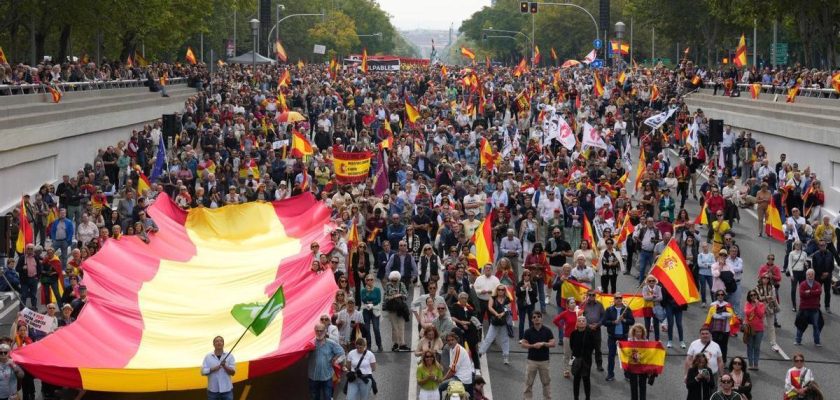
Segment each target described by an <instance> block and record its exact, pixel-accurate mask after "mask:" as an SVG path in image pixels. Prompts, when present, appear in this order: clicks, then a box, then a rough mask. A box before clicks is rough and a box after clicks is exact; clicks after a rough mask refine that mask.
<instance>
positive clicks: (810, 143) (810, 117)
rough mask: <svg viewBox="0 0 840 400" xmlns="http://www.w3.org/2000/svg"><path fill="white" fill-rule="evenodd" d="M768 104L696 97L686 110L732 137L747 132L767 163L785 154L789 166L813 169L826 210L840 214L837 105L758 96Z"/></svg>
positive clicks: (828, 101)
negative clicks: (714, 121)
mask: <svg viewBox="0 0 840 400" xmlns="http://www.w3.org/2000/svg"><path fill="white" fill-rule="evenodd" d="M762 97H763V98H766V100H752V99H750V98H749V94H747V95H746V97H741V98H726V97H722V96H715V97H713V96H710V95H707V94H705V93H704V94H694V95H691V96H689V97H687V98H686V104H688V106H689V109H690V110H692V111H694V110H696V109H697V108H702V109H703V112H704V113H705V114H706V116H708V117H709V118H715V119H722V120H723V121H724V124H726V125H731V126H732V128H733V130H734V131H735V132H740V131H741V130H747V131H750V132H752V133H753V138H755V139H756V140H757V141H759V142H761V143H763V144H764V146H765V148H766V149H767V152H768V155H769V157H770V160H771V163H772V164H775V163H776V162H778V159H779V155H780V154H781V153H785V154H786V155H787V160H788V161H789V162H796V163H799V167H800V169H805V168H806V167H809V166H810V167H811V170H812V171H814V172H816V173H817V177H818V178H819V179H820V180H821V181H822V182H823V189H824V190H825V192H826V205H827V207H828V208H829V209H831V210H832V211H835V212H836V211H837V210H840V118H838V117H836V116H840V101H838V100H836V99H808V100H809V101H807V102H806V101H803V102H802V104H797V103H799V102H800V99H797V103H794V104H786V103H784V97H783V96H782V97H781V101H782V103H778V102H772V98H773V96H772V95H770V94H762Z"/></svg>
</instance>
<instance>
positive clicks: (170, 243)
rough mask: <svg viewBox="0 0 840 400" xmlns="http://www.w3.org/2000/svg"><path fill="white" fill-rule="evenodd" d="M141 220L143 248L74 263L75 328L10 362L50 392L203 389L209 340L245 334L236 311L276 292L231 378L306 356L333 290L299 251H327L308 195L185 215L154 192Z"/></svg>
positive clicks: (111, 250) (130, 240)
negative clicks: (149, 224) (279, 295)
mask: <svg viewBox="0 0 840 400" xmlns="http://www.w3.org/2000/svg"><path fill="white" fill-rule="evenodd" d="M149 213H150V215H151V216H152V218H154V220H155V223H156V224H157V225H158V227H159V228H160V231H159V232H157V233H155V234H153V235H152V236H151V237H150V239H151V240H150V242H149V243H148V244H146V243H143V242H142V241H141V240H140V239H139V238H138V237H136V236H123V237H122V238H121V239H119V240H108V241H106V242H105V245H104V246H103V247H102V249H101V250H99V252H97V253H96V255H95V256H93V257H91V258H89V259H87V260H86V261H85V262H84V264H83V267H84V269H85V284H86V285H87V288H88V293H89V294H88V302H87V305H85V308H84V310H82V312H81V314H80V315H79V318H78V320H76V322H74V323H73V324H71V325H69V326H67V327H65V328H62V329H60V330H59V331H57V332H56V333H54V334H52V335H49V336H48V337H46V338H45V339H43V340H41V341H38V342H36V343H34V344H32V345H29V346H26V347H24V348H21V349H19V350H16V351H15V352H14V353H13V354H12V358H13V359H14V361H15V362H17V363H18V364H20V365H21V366H23V367H24V368H25V369H26V371H27V372H29V373H31V374H33V375H34V376H35V377H37V378H39V379H41V380H43V381H45V382H48V383H51V384H53V385H58V386H67V387H73V388H82V389H87V390H93V391H108V392H159V391H174V390H188V389H201V388H206V387H207V378H206V377H204V376H202V375H201V372H200V370H201V362H202V360H203V359H204V356H205V355H206V354H207V352H208V351H210V349H212V344H211V343H212V340H213V337H214V336H216V335H221V336H222V337H224V338H225V339H226V342H227V343H229V344H231V345H232V343H233V342H234V341H236V339H237V338H238V337H239V336H240V335H242V334H243V332H245V331H246V330H245V327H244V326H243V325H242V324H240V322H239V321H238V320H237V319H236V318H235V317H234V315H232V314H233V313H234V312H235V308H236V307H237V306H240V305H242V304H253V303H256V304H261V303H262V304H265V303H267V302H268V301H269V299H270V298H271V297H272V294H274V293H276V290H277V288H278V287H279V286H283V293H284V297H285V305H284V306H283V308H282V310H280V311H279V314H277V316H276V318H275V319H274V320H273V321H272V322H271V323H268V324H267V325H266V326H265V331H263V332H262V334H260V335H259V336H256V335H254V334H253V333H252V332H245V334H244V336H243V337H242V340H241V342H240V343H239V345H238V346H237V347H236V350H235V351H234V356H235V357H236V369H237V371H236V375H234V376H233V377H232V378H233V381H234V382H239V381H244V380H246V379H251V378H255V377H258V376H262V375H265V374H269V373H272V372H275V371H279V370H282V369H284V368H287V367H288V366H290V365H292V364H293V363H295V362H297V361H298V360H300V359H301V358H303V357H304V356H306V354H307V353H308V352H309V351H310V350H311V349H312V348H313V344H312V326H314V324H315V323H317V322H318V317H319V316H320V315H321V314H324V313H328V312H329V311H330V308H331V306H332V302H333V293H335V290H336V289H337V287H336V284H335V279H333V277H332V275H331V274H315V273H313V272H312V271H310V263H311V260H312V253H311V252H310V251H309V244H310V243H312V242H318V243H320V245H321V248H322V249H323V248H324V247H331V246H332V245H331V241H330V240H329V238H328V235H327V234H326V230H325V229H324V226H325V225H326V224H329V219H330V211H329V209H328V208H327V207H326V206H324V205H323V204H321V203H319V202H318V201H316V200H315V197H314V196H313V195H312V194H309V193H305V194H303V195H300V196H296V197H293V198H291V199H287V200H282V201H278V202H274V203H266V202H251V203H246V204H241V205H231V206H226V207H222V208H219V209H209V208H194V209H191V210H189V211H185V210H181V209H180V208H178V207H177V205H175V204H174V203H173V202H172V201H171V200H170V198H169V197H168V196H167V195H166V194H161V195H160V197H158V199H157V200H156V201H155V203H154V205H152V206H151V207H150V208H149ZM324 251H329V249H325V250H324ZM127 259H128V260H131V262H130V263H125V260H127ZM184 279H187V280H188V281H189V284H185V282H186V281H185V280H184ZM255 310H258V308H257V309H255ZM94 332H95V336H96V339H95V340H90V338H91V335H92V334H93V333H94Z"/></svg>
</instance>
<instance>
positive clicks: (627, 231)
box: [615, 213, 636, 246]
mask: <svg viewBox="0 0 840 400" xmlns="http://www.w3.org/2000/svg"><path fill="white" fill-rule="evenodd" d="M635 230H636V227H635V226H633V223H632V222H630V213H627V214H626V215H625V216H624V223H622V224H621V231H620V232H619V233H618V239H617V240H616V241H615V245H616V246H621V244H622V243H624V242H626V241H627V238H628V237H630V235H632V234H633V231H635Z"/></svg>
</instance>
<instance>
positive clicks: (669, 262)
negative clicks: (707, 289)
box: [651, 238, 700, 306]
mask: <svg viewBox="0 0 840 400" xmlns="http://www.w3.org/2000/svg"><path fill="white" fill-rule="evenodd" d="M651 274H653V276H655V277H656V279H659V282H660V283H661V284H662V287H664V288H665V290H667V291H668V293H669V294H670V295H671V297H673V298H674V301H675V302H676V303H677V305H680V306H683V305H686V304H688V303H695V302H698V301H700V294H699V293H698V292H697V286H696V283H695V282H694V277H693V276H692V275H691V270H689V269H688V264H687V263H686V262H685V256H684V255H683V253H682V250H680V247H679V246H678V245H677V241H676V240H674V239H673V238H672V239H671V240H670V241H669V242H668V246H666V247H665V250H663V251H662V254H660V255H659V258H657V259H656V263H655V264H654V265H653V269H652V270H651Z"/></svg>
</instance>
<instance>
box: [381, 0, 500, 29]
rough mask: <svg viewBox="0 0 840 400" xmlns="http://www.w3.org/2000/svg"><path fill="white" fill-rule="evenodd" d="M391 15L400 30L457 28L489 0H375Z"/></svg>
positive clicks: (489, 1)
mask: <svg viewBox="0 0 840 400" xmlns="http://www.w3.org/2000/svg"><path fill="white" fill-rule="evenodd" d="M377 2H378V3H379V6H380V7H381V8H382V9H383V10H385V11H386V12H387V13H388V14H390V15H391V23H392V24H394V26H396V27H397V29H400V30H411V29H436V30H437V29H449V26H450V24H451V25H452V28H453V29H454V30H456V31H457V30H458V27H460V26H461V22H462V21H463V20H465V19H468V18H469V17H470V16H471V15H473V13H475V12H477V11H479V10H481V8H482V7H484V6H489V5H490V3H491V0H424V1H422V2H413V1H407V0H377Z"/></svg>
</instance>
